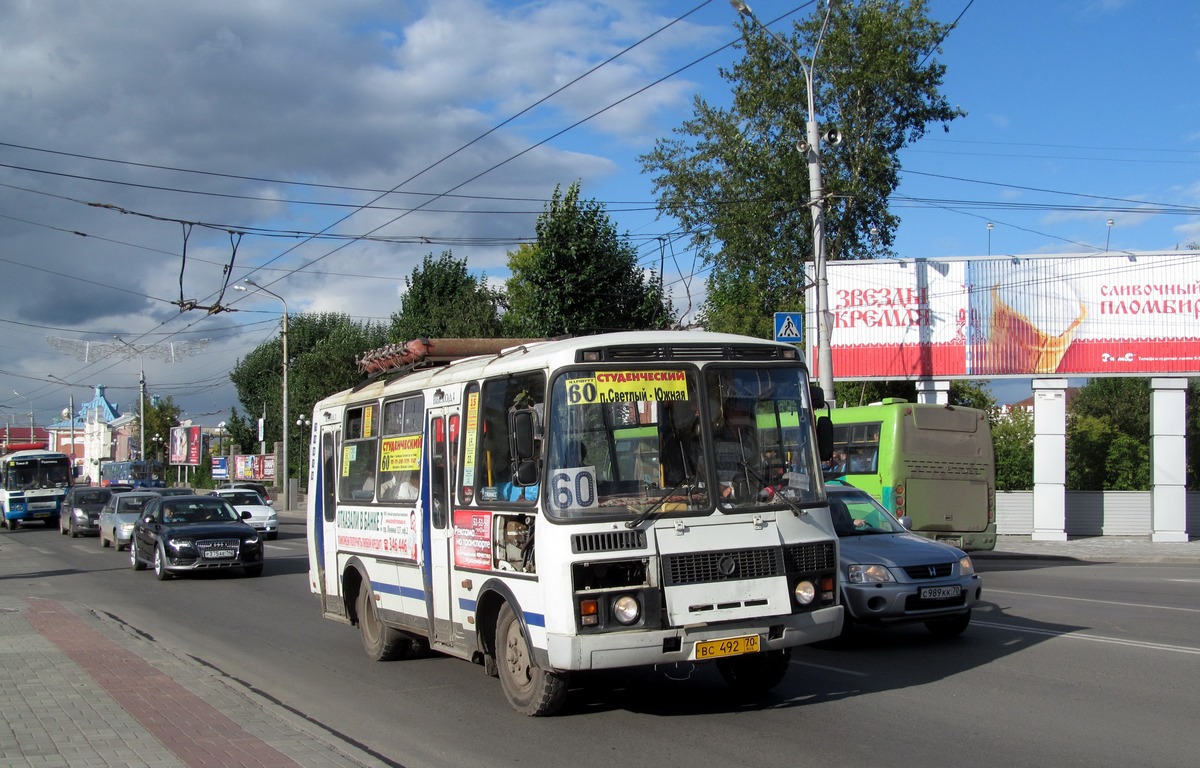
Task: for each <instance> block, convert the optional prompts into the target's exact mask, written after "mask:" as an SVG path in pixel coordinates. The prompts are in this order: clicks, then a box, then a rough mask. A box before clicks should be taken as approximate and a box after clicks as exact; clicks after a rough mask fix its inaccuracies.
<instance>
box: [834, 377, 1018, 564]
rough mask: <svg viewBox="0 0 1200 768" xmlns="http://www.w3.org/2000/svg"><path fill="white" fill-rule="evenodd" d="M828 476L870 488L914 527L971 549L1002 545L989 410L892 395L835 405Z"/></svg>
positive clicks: (957, 545) (928, 535)
mask: <svg viewBox="0 0 1200 768" xmlns="http://www.w3.org/2000/svg"><path fill="white" fill-rule="evenodd" d="M830 418H831V420H832V421H833V444H834V460H833V465H832V466H830V467H829V468H827V470H826V476H827V477H841V478H842V479H843V480H844V481H845V482H847V483H849V484H850V485H853V486H855V487H857V488H861V489H862V490H864V491H866V492H867V493H869V494H871V495H872V496H874V497H875V498H876V500H878V501H879V503H881V504H883V505H884V506H885V507H887V508H888V509H889V510H890V511H891V512H892V513H893V514H895V515H896V516H897V517H900V516H907V517H908V518H909V519H910V520H911V521H912V531H913V532H914V533H918V534H920V535H922V536H925V537H927V538H931V539H936V540H937V541H944V542H946V543H948V544H953V545H954V546H956V547H959V548H961V549H965V550H979V549H994V548H995V547H996V457H995V454H994V452H993V450H992V434H991V428H990V427H989V425H988V419H987V414H986V413H985V412H984V411H981V410H978V409H975V408H965V407H960V406H955V405H939V404H936V403H910V402H908V401H906V400H903V399H900V398H887V399H884V400H883V401H882V402H880V403H874V404H872V405H863V406H853V407H849V408H834V409H833V410H832V411H830Z"/></svg>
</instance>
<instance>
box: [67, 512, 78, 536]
mask: <svg viewBox="0 0 1200 768" xmlns="http://www.w3.org/2000/svg"><path fill="white" fill-rule="evenodd" d="M67 528H68V529H70V533H71V538H72V539H78V538H79V531H77V530H75V518H74V517H72V518H71V519H70V520H68V521H67Z"/></svg>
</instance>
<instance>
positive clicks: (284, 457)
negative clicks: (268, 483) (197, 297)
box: [233, 277, 291, 510]
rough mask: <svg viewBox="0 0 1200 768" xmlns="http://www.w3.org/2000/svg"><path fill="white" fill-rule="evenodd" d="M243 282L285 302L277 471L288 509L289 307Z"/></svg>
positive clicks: (241, 287)
mask: <svg viewBox="0 0 1200 768" xmlns="http://www.w3.org/2000/svg"><path fill="white" fill-rule="evenodd" d="M242 282H243V283H245V284H246V285H248V286H250V287H251V288H254V289H255V290H257V291H261V292H263V293H265V294H267V295H268V296H274V297H275V298H277V299H279V301H280V302H281V303H282V304H283V321H282V331H281V333H280V337H281V338H282V340H283V418H282V419H281V420H280V424H282V425H283V426H282V429H283V434H282V435H281V437H282V444H283V447H282V449H281V450H280V454H281V455H280V459H281V461H280V463H281V464H282V465H283V467H282V468H276V470H275V472H276V474H279V473H280V472H282V473H283V475H282V479H283V483H282V485H283V508H284V510H288V509H291V497H290V495H289V493H288V345H287V334H288V308H287V301H286V300H284V298H283V297H282V296H280V295H279V294H278V293H275V292H273V291H269V290H267V289H266V288H263V287H262V286H261V285H259V284H258V283H256V282H254V281H253V280H251V279H250V278H248V277H247V278H244V279H243V280H242ZM233 287H234V290H238V291H245V290H248V289H247V288H246V286H245V285H235V286H233Z"/></svg>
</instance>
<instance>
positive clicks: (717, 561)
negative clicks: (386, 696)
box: [307, 331, 842, 715]
mask: <svg viewBox="0 0 1200 768" xmlns="http://www.w3.org/2000/svg"><path fill="white" fill-rule="evenodd" d="M513 343H514V342H513V341H511V340H510V341H501V342H499V343H497V342H493V345H492V346H493V351H492V352H490V353H485V354H481V352H482V348H483V346H484V345H483V344H481V343H480V341H479V340H444V341H436V342H410V343H408V344H406V345H394V346H392V347H389V348H385V349H383V350H377V351H375V352H372V353H368V354H367V355H364V357H363V359H362V360H360V367H362V368H363V370H364V372H368V373H371V372H374V373H375V374H376V375H375V377H374V378H373V379H371V380H368V381H366V382H364V383H363V384H361V385H359V386H357V387H355V388H353V389H350V390H346V391H344V392H339V393H337V394H335V395H332V396H330V397H327V398H325V399H324V400H322V401H320V402H319V403H317V404H316V406H315V408H314V411H313V428H312V441H313V442H312V447H311V454H310V456H311V458H312V459H313V461H312V462H311V469H310V472H309V477H308V482H309V496H308V499H309V501H308V509H307V525H308V545H309V582H310V587H311V589H312V591H313V592H314V593H315V594H317V595H318V596H319V597H320V601H321V607H322V610H323V612H324V615H325V616H326V617H327V618H330V619H334V620H337V621H341V622H345V623H348V624H352V625H357V626H358V628H359V631H360V634H361V639H362V644H363V647H364V649H365V650H366V652H367V654H368V655H369V656H370V657H371V658H373V659H377V660H385V659H392V658H398V657H401V656H405V655H410V654H413V653H419V652H424V651H426V650H427V649H432V650H434V651H438V652H441V653H445V654H448V655H451V656H457V657H460V658H463V659H469V660H472V661H474V662H477V663H479V664H481V665H482V666H483V667H484V670H485V671H486V672H487V673H488V674H490V675H492V676H495V677H499V679H500V683H501V686H502V688H503V690H504V693H505V695H506V697H507V698H508V700H509V702H510V703H511V704H512V706H513V707H514V708H516V709H517V710H518V711H520V712H522V713H524V714H526V715H548V714H551V713H553V712H555V711H556V710H558V709H559V708H560V707H561V705H562V704H563V701H564V698H565V695H566V687H567V684H566V681H567V678H568V675H569V673H571V672H572V671H576V670H594V669H606V668H618V667H633V666H639V665H676V664H683V665H690V664H692V663H696V662H703V661H707V660H713V661H714V662H715V663H716V665H717V667H718V670H719V671H720V674H721V675H722V677H723V678H724V679H725V680H726V681H727V682H728V683H729V684H730V685H731V686H732V687H733V688H734V690H735V691H736V692H737V693H739V694H759V693H762V692H765V691H767V690H769V689H771V688H772V687H774V686H775V685H776V684H777V683H778V682H780V681H781V680H782V679H783V677H784V675H785V673H786V671H787V668H788V661H789V658H790V648H791V647H793V646H796V645H802V644H806V643H812V642H816V641H821V640H825V639H829V638H833V637H835V636H837V635H838V633H839V632H840V630H841V624H842V608H841V606H840V605H838V603H837V594H838V590H837V585H836V583H835V580H836V577H837V544H836V541H837V539H836V538H835V536H834V533H833V528H832V526H831V524H830V520H829V511H828V505H827V502H826V496H825V490H824V486H823V483H822V479H821V470H820V466H819V463H818V448H817V446H816V445H815V440H816V438H815V434H816V431H815V430H814V428H813V419H812V413H813V411H812V402H811V400H810V397H811V395H810V387H809V381H808V374H807V371H806V369H805V366H804V364H803V362H802V361H801V360H800V359H799V356H798V353H797V350H796V348H795V347H792V346H789V345H786V344H778V343H775V342H770V341H763V340H761V339H753V338H748V337H742V336H733V335H725V334H714V333H692V332H681V331H675V332H671V331H664V332H629V333H618V334H608V335H601V336H592V337H584V338H575V339H569V340H561V341H539V342H533V343H523V344H519V345H517V346H512V347H508V348H504V349H501V348H500V344H513ZM460 353H466V354H470V355H472V356H470V357H465V358H461V359H453V358H455V357H457V355H458V354H460ZM735 405H736V406H737V407H738V408H737V409H735V408H732V406H735ZM738 409H740V410H742V411H747V410H748V412H749V413H750V414H757V418H755V417H754V416H751V417H750V418H748V419H744V420H742V421H739V422H735V421H734V419H733V418H726V414H727V413H732V412H733V411H734V410H738ZM769 414H773V418H764V416H767V415H769ZM785 421H786V422H787V423H789V424H790V425H792V426H791V427H790V428H789V429H788V430H787V431H786V432H785V431H784V430H783V428H782V424H783V423H784V422H785ZM797 424H799V426H800V428H798V429H797V428H796V427H795V425H797ZM823 434H826V433H825V432H823ZM781 436H782V437H781ZM830 439H831V438H830ZM759 446H769V447H768V448H767V449H765V450H759ZM826 450H831V448H829V447H827V448H826Z"/></svg>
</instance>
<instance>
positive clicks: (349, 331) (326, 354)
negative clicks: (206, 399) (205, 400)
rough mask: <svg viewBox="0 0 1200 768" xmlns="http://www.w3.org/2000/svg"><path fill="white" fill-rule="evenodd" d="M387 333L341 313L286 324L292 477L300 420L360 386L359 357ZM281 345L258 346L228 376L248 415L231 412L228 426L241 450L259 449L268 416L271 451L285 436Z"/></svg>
mask: <svg viewBox="0 0 1200 768" xmlns="http://www.w3.org/2000/svg"><path fill="white" fill-rule="evenodd" d="M387 341H388V339H387V330H386V329H385V328H384V327H383V326H380V325H375V324H372V323H367V324H359V323H356V322H354V321H352V320H351V319H350V317H349V316H347V315H343V314H337V313H322V314H312V315H296V316H295V317H291V318H289V321H288V356H289V357H290V358H291V364H290V365H289V366H288V424H289V427H288V429H289V431H290V433H291V445H289V446H288V464H289V465H292V466H290V467H289V475H290V476H292V477H295V470H296V468H298V467H299V461H300V455H301V454H300V449H301V448H302V446H303V443H302V442H298V440H297V430H296V427H295V422H296V419H297V418H299V417H300V416H301V415H307V414H311V413H312V409H313V405H314V404H315V403H316V402H317V401H318V400H320V399H322V398H324V397H327V396H329V395H331V394H333V393H334V392H338V391H340V390H343V389H347V388H349V387H351V386H353V385H355V384H357V383H359V382H361V381H362V378H363V376H362V373H360V372H359V370H358V366H357V363H356V362H355V361H356V359H357V358H358V357H360V356H361V355H362V353H363V352H366V351H367V350H369V349H374V348H376V347H381V346H383V345H384V344H386V343H387ZM282 362H283V345H282V340H281V339H279V338H275V339H271V340H270V341H267V342H264V343H262V344H259V345H258V346H257V347H255V348H254V349H253V350H252V351H251V352H250V353H249V354H248V355H246V357H244V358H242V359H240V360H238V361H237V364H235V365H234V367H233V370H232V372H231V373H230V375H229V378H230V380H232V381H233V384H234V386H235V387H236V388H237V392H238V401H239V402H240V403H241V405H242V408H243V410H244V411H245V413H246V414H247V416H246V418H245V419H243V418H242V417H241V416H240V415H239V414H238V412H237V410H236V409H235V410H233V411H232V412H231V413H230V416H229V419H228V421H227V422H226V430H227V431H228V432H229V435H230V437H231V438H232V439H233V440H234V441H235V442H236V443H237V444H238V445H240V446H241V447H242V449H243V450H251V451H256V450H257V449H258V436H257V435H258V422H257V420H258V417H259V415H260V414H264V413H265V419H266V420H265V424H264V434H265V437H266V442H267V449H268V450H271V447H272V446H273V445H274V444H275V442H276V441H278V440H279V439H280V437H281V435H282V429H281V411H282V398H283V366H282Z"/></svg>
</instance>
